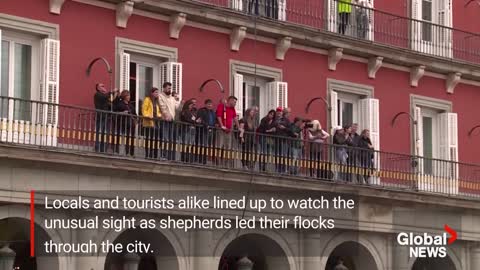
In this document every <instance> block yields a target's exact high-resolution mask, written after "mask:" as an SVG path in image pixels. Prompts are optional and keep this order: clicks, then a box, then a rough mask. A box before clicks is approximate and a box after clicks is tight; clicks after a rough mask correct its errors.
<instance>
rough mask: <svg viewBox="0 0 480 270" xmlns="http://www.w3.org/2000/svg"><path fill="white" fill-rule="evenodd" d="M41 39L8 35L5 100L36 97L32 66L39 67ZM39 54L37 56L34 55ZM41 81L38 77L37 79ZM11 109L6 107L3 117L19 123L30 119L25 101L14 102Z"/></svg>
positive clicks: (4, 63) (4, 42)
mask: <svg viewBox="0 0 480 270" xmlns="http://www.w3.org/2000/svg"><path fill="white" fill-rule="evenodd" d="M39 44H40V40H36V39H34V38H31V37H26V36H23V35H19V34H10V35H9V34H8V33H4V34H3V38H2V44H1V45H2V46H1V48H2V52H1V56H2V57H1V79H0V81H1V83H2V85H1V93H2V96H5V97H13V98H19V99H25V100H31V99H32V98H34V97H32V85H34V84H35V81H32V79H34V77H35V75H34V74H32V67H35V66H36V65H38V46H39ZM32 54H35V55H32ZM37 79H38V78H37ZM14 103H15V104H14V105H12V106H11V107H10V106H9V107H8V108H7V106H2V111H1V117H2V118H10V119H15V120H30V118H31V114H32V112H31V110H30V106H29V104H27V103H24V102H14Z"/></svg>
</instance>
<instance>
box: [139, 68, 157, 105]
mask: <svg viewBox="0 0 480 270" xmlns="http://www.w3.org/2000/svg"><path fill="white" fill-rule="evenodd" d="M137 79H138V89H137V96H138V104H139V107H138V108H141V106H142V102H143V99H144V98H145V95H146V93H149V91H150V90H151V89H152V87H153V68H151V67H146V66H142V65H138V78H137Z"/></svg>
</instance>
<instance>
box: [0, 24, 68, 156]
mask: <svg viewBox="0 0 480 270" xmlns="http://www.w3.org/2000/svg"><path fill="white" fill-rule="evenodd" d="M2 20H3V19H2V18H1V17H0V25H1V23H2ZM29 26H31V25H30V24H28V23H25V22H19V24H18V27H19V28H20V29H19V31H15V30H12V29H2V30H0V40H1V43H0V47H1V48H0V49H1V50H0V61H1V65H0V68H1V75H0V88H1V89H0V93H1V95H2V96H4V97H9V98H15V100H14V99H3V100H2V103H1V104H0V106H1V108H0V122H1V123H0V126H1V136H0V140H1V141H10V142H15V143H30V142H31V141H32V142H35V143H39V144H43V145H49V146H51V145H55V144H56V142H57V134H56V132H57V124H58V108H57V107H56V106H55V105H40V104H37V103H30V102H29V101H30V100H40V101H43V102H48V103H54V104H57V103H58V96H59V93H58V91H59V60H60V55H59V54H60V42H59V41H58V40H54V39H49V38H43V36H42V35H39V34H38V33H36V32H33V33H30V32H29V31H30V30H32V29H30V28H28V27H29ZM41 29H43V28H42V24H41V23H38V29H35V31H40V30H41ZM43 67H44V68H43ZM34 129H35V130H34ZM39 129H42V130H39ZM33 134H36V136H38V137H39V138H35V139H33V138H31V136H33ZM31 139H32V140H31Z"/></svg>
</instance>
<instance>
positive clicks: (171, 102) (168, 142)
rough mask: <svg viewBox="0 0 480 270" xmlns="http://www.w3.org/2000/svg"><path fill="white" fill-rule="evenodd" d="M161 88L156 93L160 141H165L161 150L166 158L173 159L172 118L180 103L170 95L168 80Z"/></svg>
mask: <svg viewBox="0 0 480 270" xmlns="http://www.w3.org/2000/svg"><path fill="white" fill-rule="evenodd" d="M162 89H163V91H162V93H161V94H160V95H158V103H159V105H160V111H161V113H162V141H163V142H164V143H165V144H163V145H164V147H165V149H162V150H163V151H162V152H163V156H164V157H165V158H167V159H168V160H175V145H176V137H177V132H176V129H177V128H176V127H175V123H174V120H175V116H176V113H177V110H178V108H179V107H180V104H181V103H180V102H179V101H177V100H176V99H175V97H174V96H173V95H172V84H171V83H170V82H165V83H164V84H163V85H162ZM178 128H180V127H178Z"/></svg>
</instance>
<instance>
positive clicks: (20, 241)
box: [0, 218, 59, 270]
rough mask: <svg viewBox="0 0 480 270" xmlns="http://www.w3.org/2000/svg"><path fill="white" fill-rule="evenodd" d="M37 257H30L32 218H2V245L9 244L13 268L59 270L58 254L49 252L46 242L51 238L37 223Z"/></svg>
mask: <svg viewBox="0 0 480 270" xmlns="http://www.w3.org/2000/svg"><path fill="white" fill-rule="evenodd" d="M34 240H35V257H33V258H32V257H30V243H31V242H30V220H28V219H23V218H5V219H2V220H0V245H1V246H5V245H8V247H9V248H10V250H11V251H13V252H14V253H12V257H11V258H12V259H13V269H19V270H23V269H28V270H37V269H52V270H58V269H59V265H58V255H57V254H56V253H50V254H47V253H46V252H45V248H44V243H45V242H47V241H49V240H51V238H50V237H49V236H48V234H47V232H45V230H43V228H42V227H40V226H39V225H37V224H35V239H34Z"/></svg>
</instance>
